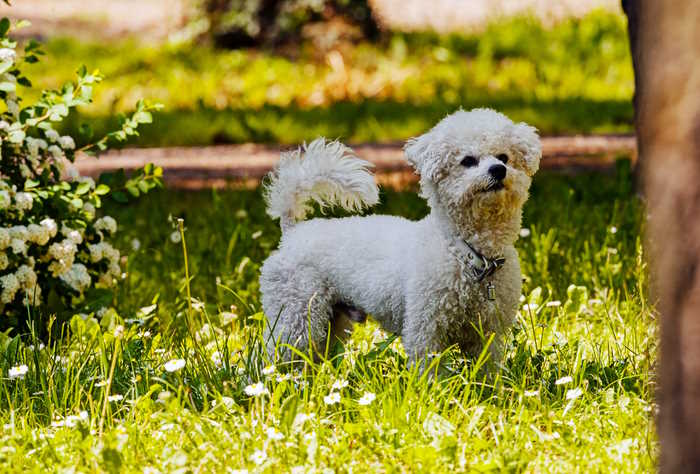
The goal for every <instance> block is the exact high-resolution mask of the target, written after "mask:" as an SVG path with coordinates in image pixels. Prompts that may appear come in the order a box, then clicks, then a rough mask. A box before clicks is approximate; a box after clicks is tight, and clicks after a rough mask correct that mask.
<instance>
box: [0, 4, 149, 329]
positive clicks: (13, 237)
mask: <svg viewBox="0 0 700 474" xmlns="http://www.w3.org/2000/svg"><path fill="white" fill-rule="evenodd" d="M17 26H19V25H17V24H16V25H15V28H16V27H17ZM10 29H11V24H10V21H9V20H8V19H7V18H3V19H2V20H0V104H4V105H5V110H4V111H3V112H1V113H0V153H1V155H0V331H3V330H6V329H8V328H18V329H19V328H22V326H23V323H24V322H25V321H26V320H27V318H29V317H31V318H33V319H35V318H36V316H37V315H47V314H53V315H58V316H59V317H60V316H62V315H65V316H69V315H70V314H72V312H77V311H83V312H86V311H87V312H90V311H98V310H99V309H100V308H102V307H103V306H106V305H108V304H109V303H110V301H111V298H112V292H111V288H112V287H113V285H114V284H115V282H116V281H117V279H118V278H119V277H120V275H121V268H120V254H119V251H118V250H117V249H115V248H114V247H113V246H112V245H111V244H110V243H109V239H110V238H111V237H112V236H113V235H114V234H115V232H116V231H117V222H116V221H115V220H114V219H113V218H111V217H109V216H102V217H100V216H99V215H98V209H99V208H100V207H101V204H102V200H103V199H104V198H106V197H108V196H110V197H112V198H114V199H116V200H119V201H125V200H127V195H128V194H131V195H133V196H138V195H139V194H142V193H145V192H147V191H149V190H150V189H152V188H153V187H155V186H158V185H160V176H161V174H162V170H160V169H157V168H154V167H153V166H147V167H145V168H144V169H143V170H141V171H139V172H137V173H136V174H135V175H134V176H133V177H132V178H131V179H128V180H127V179H125V178H122V179H114V176H111V179H105V180H102V179H101V181H106V182H109V183H110V184H111V186H112V188H110V185H108V184H106V183H105V182H100V183H95V181H94V180H93V179H91V178H89V177H80V176H76V173H75V172H73V176H67V175H68V174H70V173H68V172H67V171H66V165H67V164H68V162H72V161H74V159H75V156H76V154H77V152H79V151H82V152H91V151H98V152H99V151H104V150H105V149H107V148H108V147H109V146H110V145H111V144H112V143H114V142H119V141H124V140H126V139H127V138H128V137H129V136H132V135H137V134H138V133H137V131H136V129H137V127H138V126H139V125H140V124H143V123H150V122H151V120H152V117H151V113H150V112H151V110H153V109H155V108H157V106H156V105H151V104H148V103H146V102H143V101H139V102H138V104H137V106H136V112H135V113H134V114H133V115H132V116H131V117H123V118H122V120H121V125H122V126H121V129H120V130H117V131H115V132H112V133H109V134H107V135H106V136H105V137H102V138H101V139H99V140H97V141H95V142H93V143H90V144H88V145H85V146H84V147H82V148H81V149H76V142H75V140H74V139H73V137H70V136H67V135H61V134H60V133H59V132H58V131H57V130H56V128H55V127H56V126H57V125H59V124H60V122H61V121H62V120H63V119H64V118H65V117H66V116H68V114H69V112H70V110H71V109H73V108H75V107H77V106H80V105H85V104H88V103H90V102H91V95H92V89H93V86H94V85H95V84H96V83H98V82H99V81H100V79H101V78H100V76H99V75H98V74H97V73H94V74H89V73H88V72H87V69H86V68H85V67H82V68H80V70H79V71H78V73H77V80H76V81H75V82H73V83H68V84H66V85H64V86H63V88H61V89H60V90H45V91H42V93H41V98H40V99H39V100H38V101H37V102H36V103H34V104H33V105H28V106H23V104H22V98H21V96H20V87H24V88H30V87H31V82H30V81H29V79H28V78H27V77H26V76H24V74H23V72H22V70H21V68H22V66H24V65H26V64H27V63H34V62H36V61H38V60H39V56H40V55H42V54H43V53H42V51H41V49H40V47H39V44H38V43H37V42H35V41H29V42H27V44H26V45H25V46H24V48H23V51H22V53H21V54H18V53H17V49H18V45H17V43H16V42H15V41H14V40H12V39H10V38H9V37H8V33H9V32H10ZM0 110H1V106H0ZM83 130H85V132H86V135H89V127H88V126H84V127H83ZM89 138H90V137H88V139H89ZM120 176H121V175H120ZM108 178H110V177H108ZM115 184H116V186H115Z"/></svg>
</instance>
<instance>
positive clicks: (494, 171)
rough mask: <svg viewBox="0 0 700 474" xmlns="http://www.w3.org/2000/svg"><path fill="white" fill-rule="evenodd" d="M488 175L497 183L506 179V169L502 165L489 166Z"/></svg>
mask: <svg viewBox="0 0 700 474" xmlns="http://www.w3.org/2000/svg"><path fill="white" fill-rule="evenodd" d="M489 174H490V175H491V177H493V178H494V179H497V180H498V181H503V178H505V177H506V167H505V166H503V165H491V166H490V167H489Z"/></svg>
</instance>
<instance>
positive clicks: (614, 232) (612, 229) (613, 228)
mask: <svg viewBox="0 0 700 474" xmlns="http://www.w3.org/2000/svg"><path fill="white" fill-rule="evenodd" d="M609 231H610V233H611V234H617V227H615V226H614V225H613V226H610V229H609Z"/></svg>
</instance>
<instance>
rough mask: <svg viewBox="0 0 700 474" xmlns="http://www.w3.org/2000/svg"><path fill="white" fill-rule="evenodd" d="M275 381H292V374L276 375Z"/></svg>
mask: <svg viewBox="0 0 700 474" xmlns="http://www.w3.org/2000/svg"><path fill="white" fill-rule="evenodd" d="M275 380H276V381H277V383H282V382H287V381H288V380H292V374H290V373H289V372H287V373H286V374H277V377H275Z"/></svg>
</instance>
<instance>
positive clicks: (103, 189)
mask: <svg viewBox="0 0 700 474" xmlns="http://www.w3.org/2000/svg"><path fill="white" fill-rule="evenodd" d="M107 193H109V186H107V185H106V184H99V185H97V188H95V194H97V195H98V196H104V195H105V194H107Z"/></svg>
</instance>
